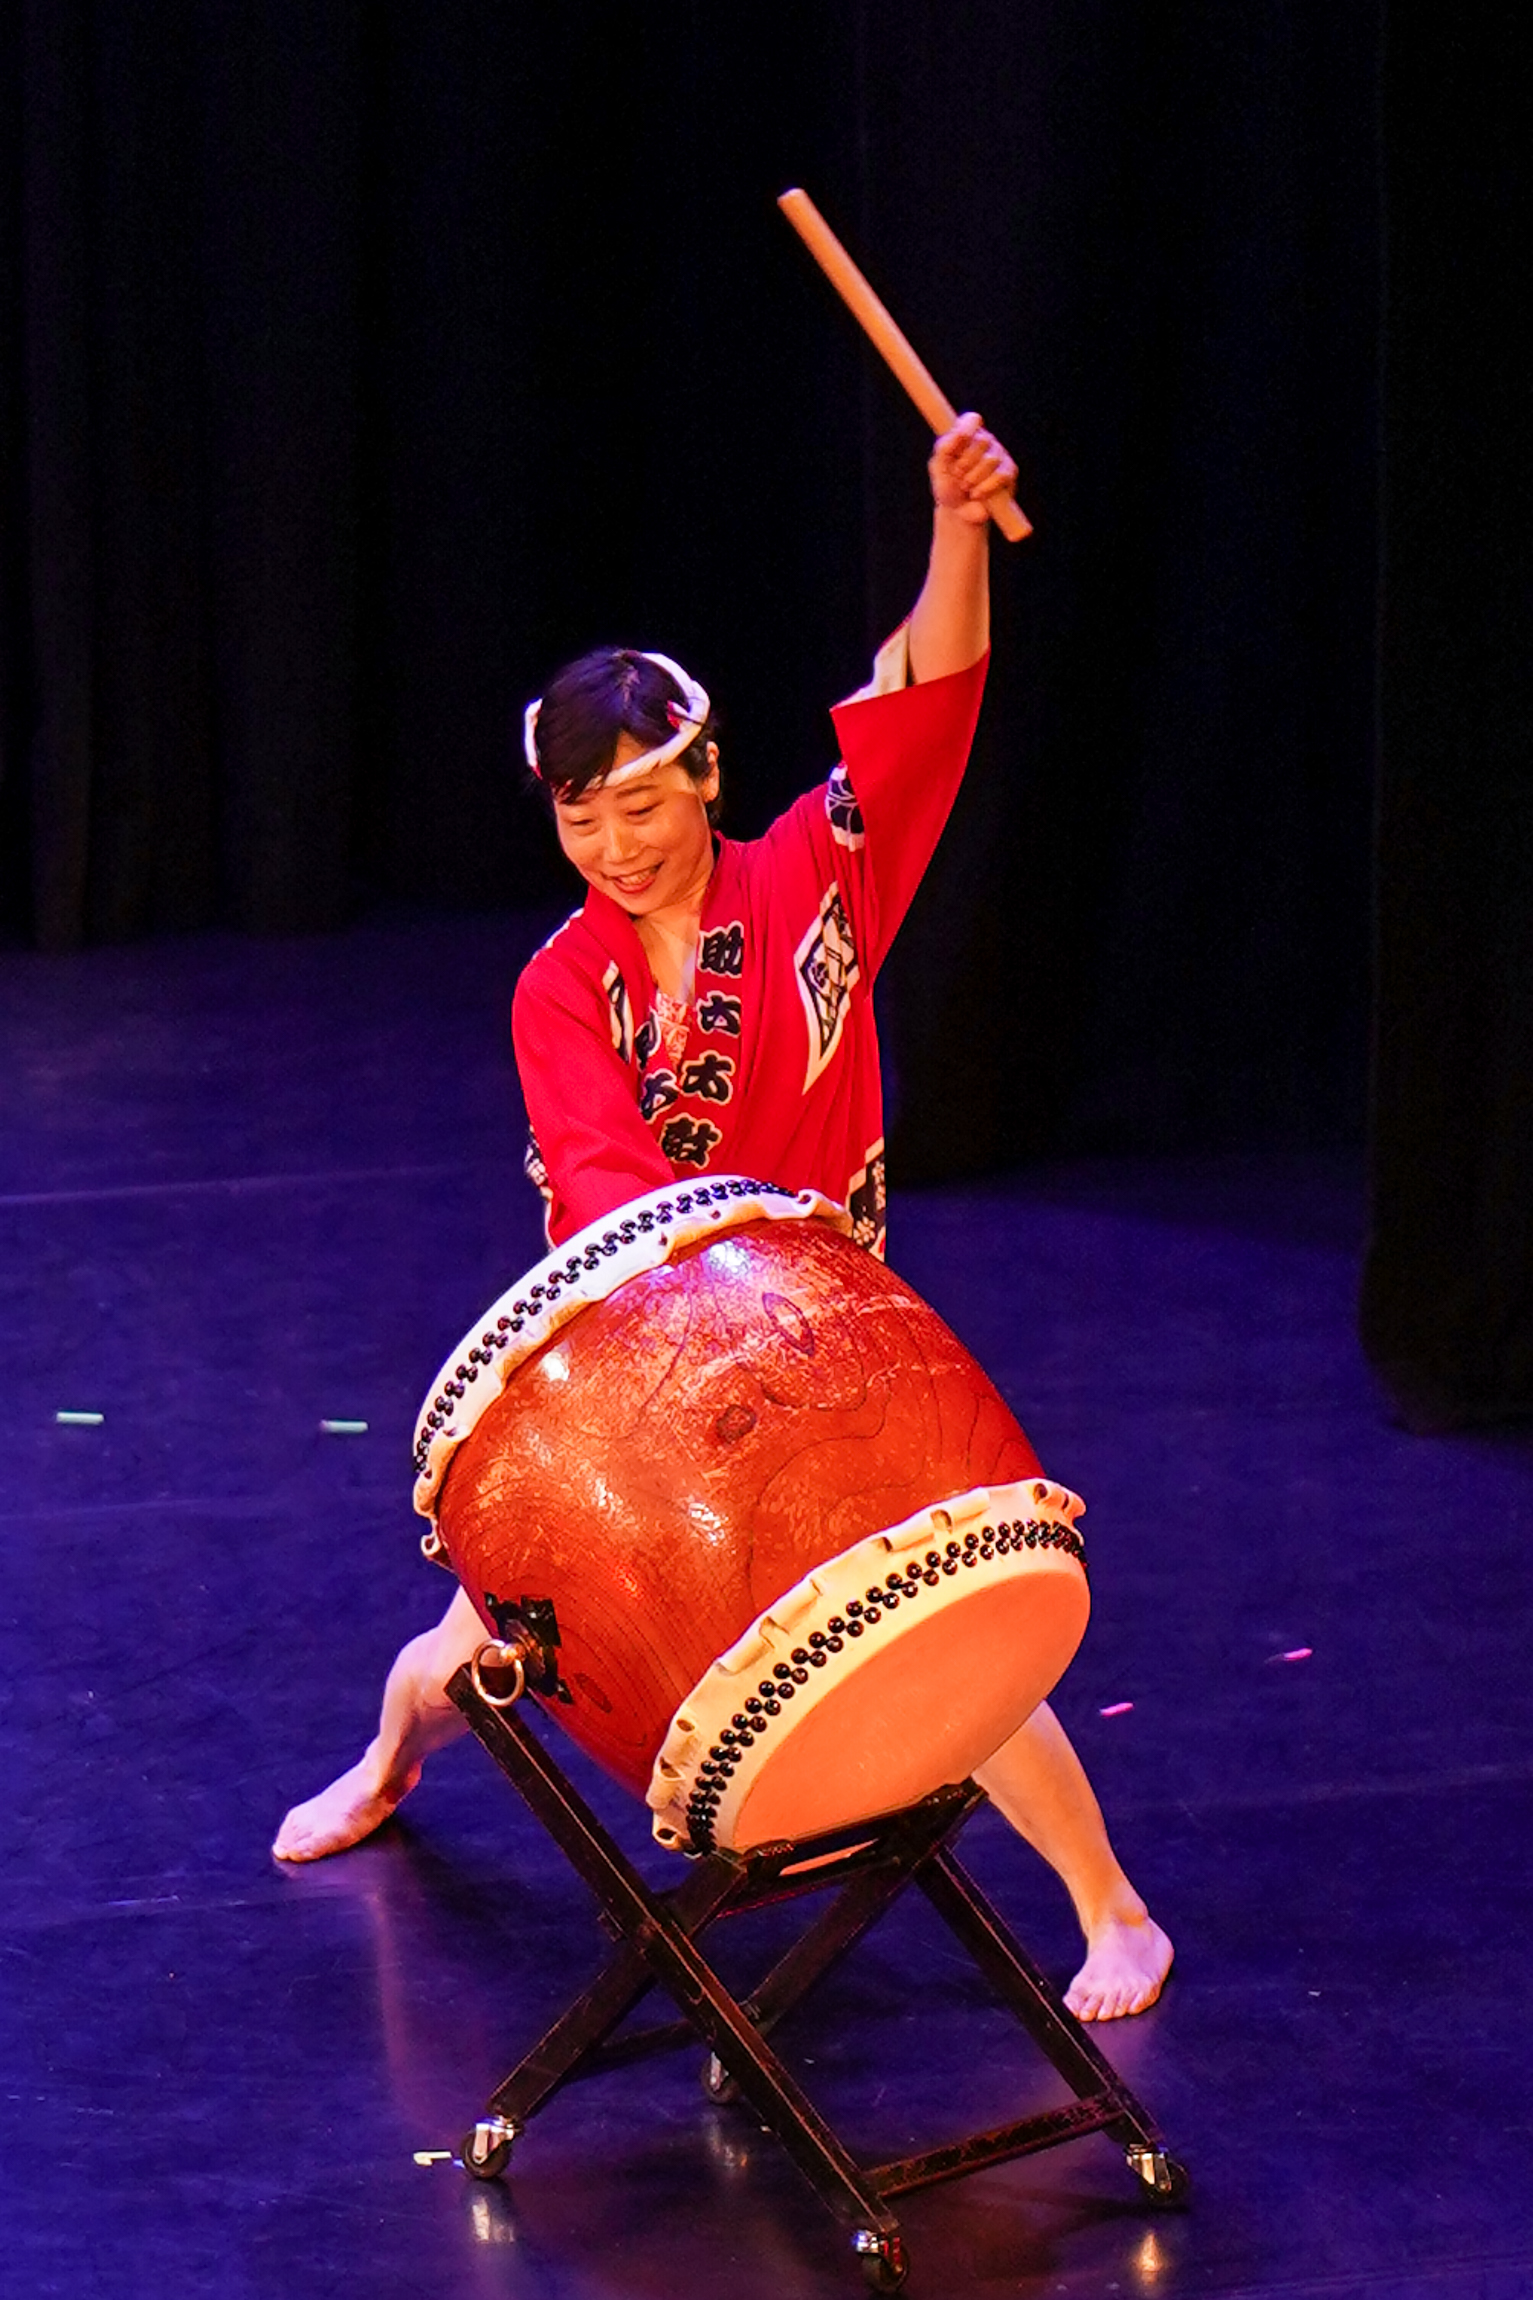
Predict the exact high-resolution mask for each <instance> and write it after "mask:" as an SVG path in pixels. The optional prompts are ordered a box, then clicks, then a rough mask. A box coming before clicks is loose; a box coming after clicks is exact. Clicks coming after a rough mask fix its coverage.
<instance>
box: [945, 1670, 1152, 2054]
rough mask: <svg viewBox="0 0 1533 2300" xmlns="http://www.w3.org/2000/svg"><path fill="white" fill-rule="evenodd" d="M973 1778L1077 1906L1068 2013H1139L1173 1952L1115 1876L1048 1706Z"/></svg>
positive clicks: (1082, 1775)
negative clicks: (1082, 1950)
mask: <svg viewBox="0 0 1533 2300" xmlns="http://www.w3.org/2000/svg"><path fill="white" fill-rule="evenodd" d="M974 1778H975V1779H976V1781H978V1783H979V1785H980V1787H981V1788H982V1789H983V1790H984V1791H985V1793H986V1795H987V1796H988V1797H989V1798H990V1800H991V1802H992V1804H994V1805H996V1806H998V1807H999V1808H1000V1810H1001V1812H1002V1813H1004V1814H1005V1816H1006V1818H1007V1820H1008V1821H1009V1822H1010V1823H1011V1825H1012V1827H1013V1828H1014V1829H1015V1830H1017V1832H1018V1833H1019V1834H1020V1835H1021V1836H1024V1837H1025V1838H1026V1839H1027V1841H1028V1843H1029V1844H1030V1845H1032V1846H1034V1847H1035V1848H1036V1849H1037V1851H1038V1852H1040V1853H1041V1854H1042V1855H1043V1858H1044V1859H1045V1860H1046V1861H1047V1862H1048V1863H1049V1865H1050V1867H1051V1868H1053V1869H1056V1870H1057V1871H1058V1872H1059V1875H1060V1877H1061V1878H1062V1879H1063V1880H1064V1884H1065V1887H1066V1890H1067V1891H1068V1893H1069V1895H1070V1898H1071V1900H1072V1901H1073V1902H1074V1903H1075V1913H1076V1915H1077V1917H1078V1918H1079V1919H1080V1927H1081V1931H1082V1932H1083V1933H1084V1934H1085V1936H1086V1961H1085V1963H1084V1964H1083V1965H1082V1966H1081V1969H1080V1971H1079V1972H1078V1973H1077V1974H1076V1976H1075V1978H1074V1980H1073V1981H1072V1982H1071V1983H1070V1986H1069V1988H1068V1989H1067V1990H1066V1991H1065V2003H1066V2004H1067V2005H1068V2006H1069V2007H1070V2010H1071V2011H1072V2012H1073V2013H1074V2014H1075V2015H1076V2016H1077V2018H1079V2019H1080V2020H1116V2019H1117V2018H1118V2017H1119V2016H1120V2015H1121V2014H1123V2013H1136V2012H1143V2011H1144V2009H1145V2007H1146V2005H1152V2004H1153V2003H1154V2002H1155V1999H1156V1998H1157V1997H1158V1996H1159V1995H1160V1991H1161V1983H1162V1982H1163V1981H1164V1980H1165V1977H1166V1975H1167V1973H1168V1972H1169V1971H1170V1970H1171V1954H1172V1951H1171V1943H1170V1941H1169V1940H1168V1939H1167V1938H1166V1936H1165V1934H1164V1933H1163V1932H1162V1931H1161V1929H1160V1927H1159V1925H1157V1924H1156V1923H1155V1922H1154V1920H1153V1919H1152V1917H1151V1916H1150V1913H1149V1911H1148V1909H1147V1908H1146V1907H1145V1905H1144V1903H1143V1901H1142V1900H1141V1899H1140V1898H1139V1895H1138V1894H1137V1893H1136V1892H1135V1890H1134V1888H1133V1886H1132V1885H1131V1884H1130V1883H1129V1881H1128V1878H1127V1877H1126V1876H1125V1875H1124V1873H1123V1871H1122V1869H1121V1868H1120V1867H1119V1865H1118V1857H1117V1855H1116V1854H1115V1853H1114V1851H1113V1849H1112V1846H1111V1845H1110V1843H1109V1842H1108V1837H1107V1828H1106V1824H1105V1823H1104V1821H1103V1819H1102V1808H1101V1806H1100V1805H1099V1804H1098V1803H1097V1801H1096V1796H1095V1793H1094V1792H1093V1790H1092V1786H1091V1783H1090V1782H1089V1781H1088V1780H1087V1778H1086V1772H1085V1768H1084V1766H1083V1765H1082V1764H1081V1761H1080V1759H1079V1757H1077V1756H1076V1754H1075V1751H1074V1750H1073V1749H1072V1748H1071V1746H1070V1744H1069V1742H1068V1740H1067V1739H1066V1738H1065V1733H1064V1728H1063V1727H1062V1726H1061V1724H1060V1723H1059V1720H1058V1718H1057V1717H1056V1716H1055V1715H1054V1712H1053V1710H1052V1709H1051V1708H1050V1707H1049V1705H1048V1703H1047V1702H1046V1701H1043V1702H1040V1703H1039V1705H1038V1707H1037V1708H1036V1709H1035V1710H1034V1712H1033V1714H1032V1716H1031V1717H1029V1719H1028V1721H1027V1723H1026V1724H1025V1725H1024V1726H1023V1727H1022V1730H1021V1732H1020V1733H1014V1734H1013V1735H1012V1737H1011V1739H1010V1740H1009V1741H1007V1742H1005V1743H1004V1744H1003V1745H1002V1747H1001V1748H999V1749H998V1750H997V1751H996V1753H995V1755H994V1756H993V1757H991V1758H990V1759H989V1760H988V1761H987V1762H986V1763H985V1764H983V1765H978V1766H976V1767H975V1771H974Z"/></svg>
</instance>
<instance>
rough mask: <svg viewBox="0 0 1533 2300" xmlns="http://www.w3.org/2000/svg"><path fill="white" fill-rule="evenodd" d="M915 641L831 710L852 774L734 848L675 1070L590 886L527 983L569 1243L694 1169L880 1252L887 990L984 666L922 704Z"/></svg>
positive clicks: (635, 964) (706, 920)
mask: <svg viewBox="0 0 1533 2300" xmlns="http://www.w3.org/2000/svg"><path fill="white" fill-rule="evenodd" d="M896 673H897V675H898V676H899V677H900V678H901V679H902V678H903V676H904V647H903V635H902V634H900V635H898V636H897V641H896V642H891V646H890V647H889V648H888V649H885V650H884V653H883V654H882V655H881V656H880V659H879V674H878V677H876V678H875V685H874V688H872V689H869V690H865V691H864V692H863V694H861V695H860V696H855V697H853V698H852V699H851V700H850V701H848V702H845V703H842V704H839V705H837V706H836V708H835V709H834V711H833V712H832V717H833V719H834V722H835V728H836V736H837V741H838V743H839V746H840V752H841V763H840V764H839V765H838V766H837V767H836V768H835V769H834V771H833V772H832V774H831V776H830V779H829V781H828V783H824V784H821V785H820V786H819V787H818V788H817V789H815V790H812V791H808V792H806V793H805V794H804V796H803V797H802V798H800V799H798V800H796V801H795V803H794V804H793V805H792V806H791V807H789V808H788V810H787V812H786V813H785V814H782V815H780V816H779V817H778V819H777V821H776V822H775V823H773V825H772V826H771V828H770V830H768V832H767V833H766V835H765V837H764V838H760V839H752V840H750V841H747V842H741V841H738V840H735V839H727V838H721V839H719V840H718V841H717V842H716V843H717V854H716V860H715V863H714V870H713V876H712V878H711V879H710V880H709V883H708V889H707V893H706V896H705V898H704V902H703V913H702V924H701V932H700V936H699V940H698V948H697V970H696V982H695V988H694V992H693V997H692V1002H691V1013H690V1024H689V1028H688V1033H687V1042H686V1046H685V1048H684V1050H683V1053H682V1056H681V1059H680V1061H679V1062H678V1061H673V1059H672V1057H671V1055H670V1053H669V1052H668V1051H667V1049H666V1046H665V1043H664V1039H663V1037H662V1035H661V1031H660V1026H659V1021H658V1018H657V1017H656V1015H655V1014H654V1011H653V999H654V983H653V978H652V977H651V974H650V970H649V962H648V960H647V959H646V957H645V955H644V950H643V947H642V945H641V944H640V941H639V938H638V935H637V934H636V932H635V931H634V927H633V922H632V920H631V919H630V918H629V917H628V914H627V913H626V912H625V911H624V910H622V909H621V908H620V907H619V906H618V904H616V903H615V902H613V901H612V899H611V897H610V896H608V895H605V894H603V893H601V892H600V891H599V890H598V889H596V888H594V887H593V888H592V889H590V891H589V892H588V893H587V895H586V899H585V905H584V908H583V909H581V910H579V911H577V912H575V914H574V915H573V917H571V918H570V919H568V920H567V921H566V922H565V924H564V925H563V926H562V927H560V928H559V930H558V932H557V933H556V934H555V935H554V936H553V937H552V938H551V939H550V940H549V941H548V942H546V943H545V944H544V946H543V948H542V949H541V950H540V951H538V952H537V953H536V954H535V956H534V957H533V958H532V959H531V960H530V961H529V963H528V965H527V967H526V968H525V969H524V971H523V973H522V976H521V979H520V981H519V982H518V984H517V987H516V998H515V1004H514V1008H513V1016H512V1022H513V1030H514V1035H515V1043H516V1061H517V1068H518V1070H519V1072H520V1074H521V1082H522V1092H523V1095H524V1097H525V1100H526V1104H527V1115H528V1118H529V1120H530V1121H531V1126H532V1135H533V1141H532V1147H531V1149H530V1151H529V1155H528V1170H529V1172H530V1173H531V1174H532V1176H533V1178H534V1180H535V1181H536V1182H537V1183H538V1185H539V1187H540V1188H541V1189H542V1190H543V1192H544V1195H545V1197H546V1199H547V1204H548V1235H549V1238H550V1241H551V1242H552V1243H553V1244H555V1245H558V1244H561V1243H562V1242H563V1240H564V1239H566V1238H567V1237H569V1236H570V1235H571V1234H572V1233H573V1232H574V1231H576V1230H578V1229H581V1228H583V1227H584V1226H585V1224H586V1223H588V1222H594V1221H596V1220H598V1219H599V1218H600V1217H601V1216H603V1215H606V1214H610V1213H612V1212H613V1211H614V1209H615V1208H617V1207H618V1206H621V1205H624V1204H626V1203H627V1201H628V1200H629V1199H630V1198H633V1197H636V1196H637V1195H638V1194H639V1193H640V1192H641V1191H645V1190H654V1189H659V1188H663V1187H664V1186H665V1185H666V1184H667V1183H670V1182H672V1181H674V1180H676V1179H677V1178H678V1177H686V1176H691V1175H696V1174H700V1173H715V1174H745V1175H749V1176H751V1177H752V1178H753V1179H755V1180H757V1181H764V1182H775V1183H778V1184H780V1185H781V1186H782V1187H784V1188H786V1189H790V1190H801V1189H804V1188H813V1189H816V1190H819V1191H822V1192H823V1193H824V1195H825V1196H826V1197H828V1198H833V1199H835V1200H836V1201H837V1202H838V1203H840V1204H843V1205H846V1206H847V1207H849V1209H850V1211H851V1213H852V1216H853V1220H854V1223H855V1234H856V1236H857V1237H858V1238H859V1240H860V1241H861V1242H862V1243H863V1244H864V1245H867V1246H870V1247H872V1248H873V1250H874V1251H875V1252H877V1251H881V1249H882V1242H883V1230H884V1176H883V1097H882V1090H881V1085H880V1080H879V1067H878V1041H877V1038H876V1036H875V1033H874V1027H873V979H874V976H875V975H876V973H877V971H878V968H879V966H880V965H881V964H882V962H883V959H884V956H885V954H886V952H887V951H888V948H889V945H890V943H891V942H892V941H893V939H894V934H895V931H896V929H897V928H898V926H899V924H900V921H901V920H902V919H903V917H904V915H905V912H906V910H907V909H908V908H909V905H910V900H911V897H912V896H913V895H914V893H915V890H916V887H917V886H918V885H919V883H920V879H921V874H922V872H923V871H924V870H925V868H926V865H927V863H928V862H929V860H930V859H931V855H932V851H933V849H934V848H935V846H936V843H937V840H938V838H939V837H940V836H941V833H942V827H943V825H944V823H945V822H946V821H947V817H948V812H949V810H950V808H951V806H952V803H953V798H954V795H955V793H956V792H957V789H958V785H959V782H960V780H961V778H962V775H963V770H964V767H965V764H966V763H967V760H968V755H969V746H970V743H971V742H972V740H973V735H974V727H975V722H976V720H977V718H978V716H979V703H980V696H981V693H982V692H983V688H984V681H985V663H984V661H981V662H979V663H976V664H974V665H972V666H971V668H970V669H968V670H966V671H959V672H955V673H953V674H952V675H951V676H950V677H947V678H943V679H932V680H929V681H926V682H923V683H922V684H921V685H919V686H914V687H911V686H905V685H898V686H895V687H892V688H890V689H889V690H888V691H879V679H880V678H881V679H884V680H887V679H888V678H890V677H891V676H893V675H895V674H896Z"/></svg>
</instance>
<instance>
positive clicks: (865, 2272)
mask: <svg viewBox="0 0 1533 2300" xmlns="http://www.w3.org/2000/svg"><path fill="white" fill-rule="evenodd" d="M852 2250H853V2251H854V2252H855V2253H856V2255H857V2258H858V2260H859V2262H860V2263H861V2266H862V2281H863V2282H864V2284H866V2286H867V2288H868V2290H869V2291H870V2292H898V2290H899V2288H900V2286H901V2285H902V2284H903V2283H904V2281H905V2279H906V2277H907V2276H908V2275H909V2274H910V2256H909V2254H908V2253H907V2252H906V2250H905V2239H904V2237H903V2236H901V2235H899V2234H897V2233H891V2234H889V2235H887V2236H881V2235H880V2234H879V2233H878V2231H877V2229H876V2228H859V2229H858V2231H857V2233H856V2235H855V2236H854V2237H853V2238H852Z"/></svg>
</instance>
